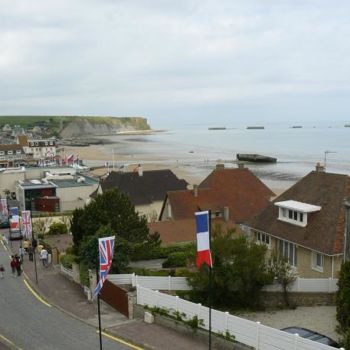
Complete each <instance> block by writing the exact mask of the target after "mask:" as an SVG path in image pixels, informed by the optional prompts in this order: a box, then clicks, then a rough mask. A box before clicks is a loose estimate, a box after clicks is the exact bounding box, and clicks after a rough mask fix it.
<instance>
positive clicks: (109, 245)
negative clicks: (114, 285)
mask: <svg viewBox="0 0 350 350" xmlns="http://www.w3.org/2000/svg"><path fill="white" fill-rule="evenodd" d="M114 240H115V236H112V237H104V238H99V239H98V249H99V255H100V274H99V276H100V278H99V281H98V283H97V285H96V288H95V290H94V297H95V296H96V295H97V294H99V293H100V291H101V289H102V287H103V283H104V282H105V280H106V278H107V275H108V272H109V270H110V268H111V266H112V260H113V253H114Z"/></svg>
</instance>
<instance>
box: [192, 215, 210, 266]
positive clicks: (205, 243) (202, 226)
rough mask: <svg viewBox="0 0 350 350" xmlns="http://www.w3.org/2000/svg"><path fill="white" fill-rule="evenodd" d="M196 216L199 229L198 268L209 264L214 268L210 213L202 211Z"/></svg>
mask: <svg viewBox="0 0 350 350" xmlns="http://www.w3.org/2000/svg"><path fill="white" fill-rule="evenodd" d="M195 216H196V228H197V256H196V265H197V267H198V268H200V267H201V266H202V264H207V265H208V266H210V267H213V262H212V259H211V252H210V238H209V237H210V235H209V230H210V227H209V212H208V211H200V212H197V213H195Z"/></svg>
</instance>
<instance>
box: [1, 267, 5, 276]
mask: <svg viewBox="0 0 350 350" xmlns="http://www.w3.org/2000/svg"><path fill="white" fill-rule="evenodd" d="M4 277H5V268H4V266H3V265H0V279H3V278H4Z"/></svg>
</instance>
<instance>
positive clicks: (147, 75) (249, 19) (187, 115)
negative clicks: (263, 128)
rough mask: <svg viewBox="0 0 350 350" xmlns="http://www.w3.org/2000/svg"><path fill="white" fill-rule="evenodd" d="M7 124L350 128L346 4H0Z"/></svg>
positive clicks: (221, 0)
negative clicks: (94, 120) (78, 118)
mask: <svg viewBox="0 0 350 350" xmlns="http://www.w3.org/2000/svg"><path fill="white" fill-rule="evenodd" d="M0 4H1V6H0V47H1V51H0V114H1V115H19V114H20V115H27V114H29V115H36V114H37V115H111V116H144V117H146V118H147V119H148V120H149V123H150V124H151V126H152V127H153V126H155V127H161V126H164V127H166V126H168V125H176V124H181V123H185V124H186V123H189V122H191V123H194V124H196V123H203V122H206V121H207V122H208V123H209V124H213V123H217V124H220V125H222V124H224V123H227V122H229V123H230V125H233V124H234V123H236V122H237V123H238V122H239V123H242V121H244V122H245V121H246V122H247V123H264V122H276V123H279V122H282V121H284V120H288V121H290V120H293V121H294V120H295V121H296V122H299V121H310V122H314V121H323V122H329V121H339V122H350V105H349V101H350V69H349V67H350V40H349V38H350V2H349V1H347V0H344V1H342V0H335V1H329V0H302V1H301V0H289V1H287V0H244V1H242V0H215V1H214V0H213V1H207V0H198V1H197V0H176V1H174V0H154V1H148V0H31V1H26V0H21V1H19V0H0Z"/></svg>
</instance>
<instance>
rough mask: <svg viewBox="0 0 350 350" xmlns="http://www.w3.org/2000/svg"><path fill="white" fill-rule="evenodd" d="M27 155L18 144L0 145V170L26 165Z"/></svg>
mask: <svg viewBox="0 0 350 350" xmlns="http://www.w3.org/2000/svg"><path fill="white" fill-rule="evenodd" d="M26 159H27V155H26V154H25V152H24V150H23V147H22V146H21V145H18V144H9V145H3V144H2V145H0V168H9V167H16V166H21V165H23V164H25V163H26Z"/></svg>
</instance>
